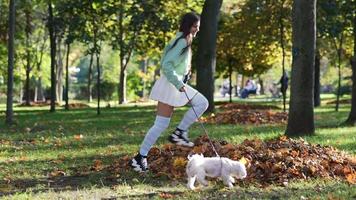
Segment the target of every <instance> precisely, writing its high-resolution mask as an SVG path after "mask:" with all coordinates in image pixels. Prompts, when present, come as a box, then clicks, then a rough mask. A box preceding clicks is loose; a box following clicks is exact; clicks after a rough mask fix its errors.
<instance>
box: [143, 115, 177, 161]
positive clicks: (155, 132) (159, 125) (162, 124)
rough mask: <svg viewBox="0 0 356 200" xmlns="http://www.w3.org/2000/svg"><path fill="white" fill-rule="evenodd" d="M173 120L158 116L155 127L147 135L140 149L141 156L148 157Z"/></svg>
mask: <svg viewBox="0 0 356 200" xmlns="http://www.w3.org/2000/svg"><path fill="white" fill-rule="evenodd" d="M170 120H171V118H169V117H163V116H159V115H157V116H156V120H155V122H154V124H153V126H152V127H151V128H150V130H148V132H147V133H146V136H145V139H144V140H143V142H142V144H141V148H140V154H141V155H142V156H147V154H148V151H149V150H150V149H151V147H152V145H153V144H154V143H155V142H156V141H157V139H158V137H159V136H160V135H161V133H162V132H163V131H164V130H166V128H168V126H169V121H170Z"/></svg>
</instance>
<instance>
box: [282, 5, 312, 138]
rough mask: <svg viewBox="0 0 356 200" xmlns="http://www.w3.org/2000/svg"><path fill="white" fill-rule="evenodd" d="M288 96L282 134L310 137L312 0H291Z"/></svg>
mask: <svg viewBox="0 0 356 200" xmlns="http://www.w3.org/2000/svg"><path fill="white" fill-rule="evenodd" d="M292 13H293V17H292V43H293V47H292V51H293V52H292V54H293V61H292V75H291V97H290V102H289V114H288V124H287V130H286V135H288V136H300V135H307V134H314V131H315V127H314V106H313V103H314V102H313V87H314V58H315V42H316V36H315V35H316V23H315V18H316V1H315V0H294V2H293V8H292Z"/></svg>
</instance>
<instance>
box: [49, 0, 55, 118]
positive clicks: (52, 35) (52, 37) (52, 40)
mask: <svg viewBox="0 0 356 200" xmlns="http://www.w3.org/2000/svg"><path fill="white" fill-rule="evenodd" d="M53 23H54V22H53V11H52V2H51V1H49V2H48V32H49V38H50V46H51V108H50V112H55V111H56V72H55V69H56V68H55V66H56V36H55V32H54V24H53Z"/></svg>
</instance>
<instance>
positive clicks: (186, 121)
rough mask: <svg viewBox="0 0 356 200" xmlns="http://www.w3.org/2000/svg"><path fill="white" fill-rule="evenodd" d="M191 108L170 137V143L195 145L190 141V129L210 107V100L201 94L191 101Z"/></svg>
mask: <svg viewBox="0 0 356 200" xmlns="http://www.w3.org/2000/svg"><path fill="white" fill-rule="evenodd" d="M190 104H191V106H192V107H191V108H190V109H189V110H188V111H187V112H186V113H185V114H184V117H183V119H182V121H181V122H180V123H179V125H178V126H177V129H176V130H175V131H174V132H173V133H172V134H171V136H170V137H169V141H171V142H172V143H176V144H178V145H183V146H189V147H192V146H194V144H193V143H192V142H190V141H189V139H188V133H187V131H188V128H189V127H190V126H191V125H192V124H193V123H194V122H195V121H196V120H197V119H198V118H199V117H200V116H201V115H202V114H203V113H204V112H205V110H206V109H207V108H208V106H209V102H208V100H207V99H206V98H205V97H204V96H203V95H202V94H200V93H198V94H197V95H195V96H194V97H193V99H192V100H191V101H190Z"/></svg>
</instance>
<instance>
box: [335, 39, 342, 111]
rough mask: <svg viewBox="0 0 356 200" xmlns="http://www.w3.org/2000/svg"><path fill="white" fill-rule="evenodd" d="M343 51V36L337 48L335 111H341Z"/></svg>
mask: <svg viewBox="0 0 356 200" xmlns="http://www.w3.org/2000/svg"><path fill="white" fill-rule="evenodd" d="M341 51H342V36H341V40H340V45H339V48H338V49H337V71H338V81H337V95H336V105H335V111H336V112H338V111H339V105H340V96H341V79H342V75H341Z"/></svg>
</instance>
